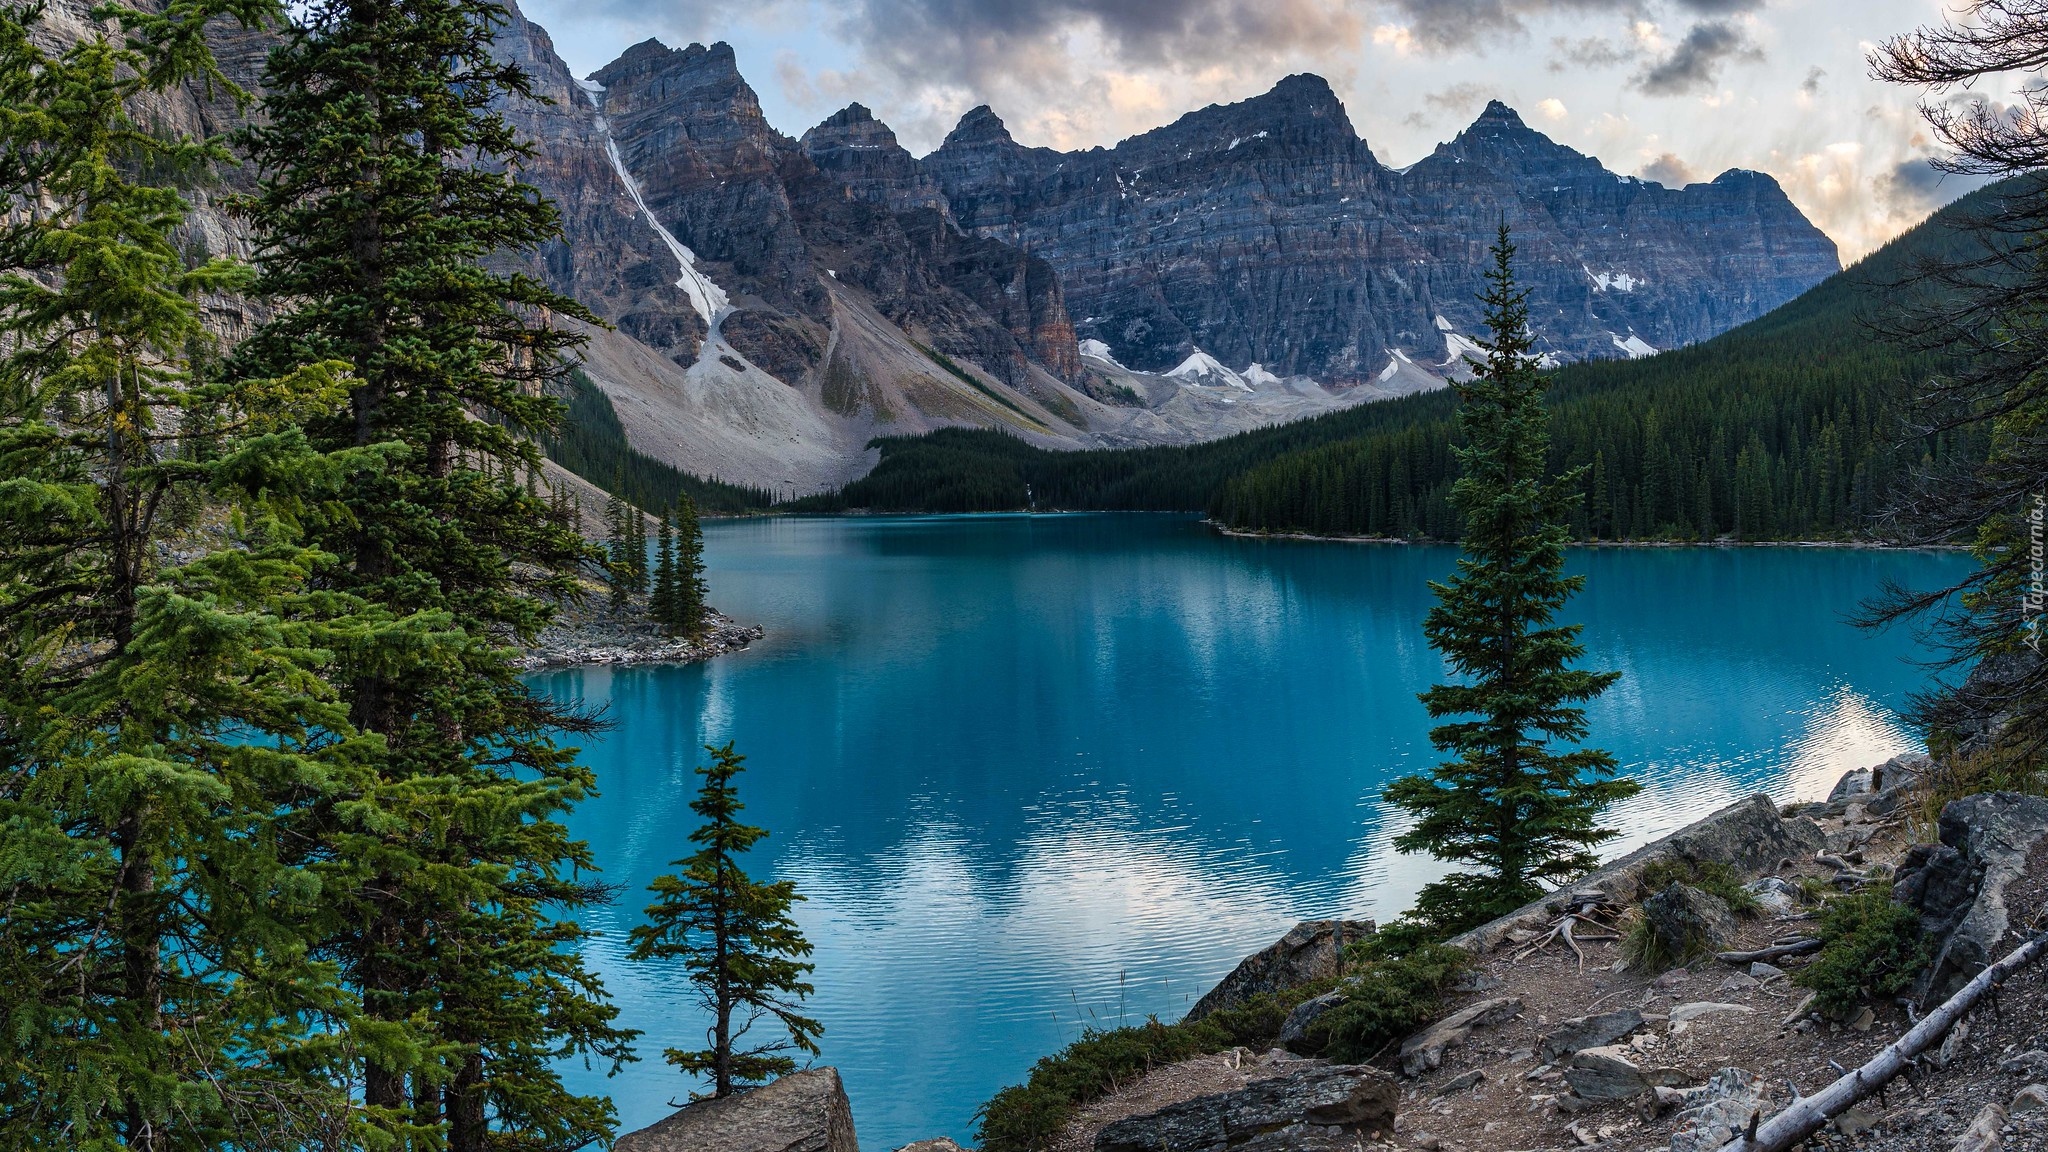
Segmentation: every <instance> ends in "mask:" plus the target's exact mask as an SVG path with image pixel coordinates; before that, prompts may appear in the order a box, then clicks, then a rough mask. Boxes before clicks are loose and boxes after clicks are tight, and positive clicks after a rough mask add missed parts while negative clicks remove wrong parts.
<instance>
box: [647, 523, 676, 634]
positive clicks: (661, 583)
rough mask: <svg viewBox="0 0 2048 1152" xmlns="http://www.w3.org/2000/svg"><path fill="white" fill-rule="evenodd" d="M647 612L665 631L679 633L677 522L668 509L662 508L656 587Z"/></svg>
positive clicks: (657, 549) (655, 574)
mask: <svg viewBox="0 0 2048 1152" xmlns="http://www.w3.org/2000/svg"><path fill="white" fill-rule="evenodd" d="M647 615H648V616H649V617H650V618H652V619H653V620H654V622H655V624H656V625H657V626H659V627H660V628H661V630H662V631H664V632H667V633H669V634H671V635H673V634H674V633H675V632H676V524H675V516H674V514H673V512H671V511H670V510H668V509H663V510H662V513H661V526H660V529H659V531H658V538H657V540H656V542H655V552H654V588H653V591H651V592H649V593H648V596H647Z"/></svg>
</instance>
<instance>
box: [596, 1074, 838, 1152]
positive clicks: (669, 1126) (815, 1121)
mask: <svg viewBox="0 0 2048 1152" xmlns="http://www.w3.org/2000/svg"><path fill="white" fill-rule="evenodd" d="M612 1147H613V1149H614V1150H615V1152H860V1145H859V1143H858V1142H857V1141H856V1140H855V1139H854V1135H853V1109H852V1107H851V1106H849V1105H848V1104H847V1102H846V1089H845V1088H844V1087H842V1086H841V1085H840V1083H839V1073H838V1071H837V1070H836V1069H832V1068H812V1069H810V1070H808V1071H804V1072H792V1073H790V1074H789V1075H787V1076H784V1077H783V1078H781V1079H780V1080H776V1081H773V1082H771V1083H768V1084H764V1085H762V1086H761V1087H759V1088H755V1089H753V1090H751V1091H747V1092H742V1093H739V1094H737V1095H733V1096H726V1097H724V1098H722V1099H717V1100H699V1101H697V1102H695V1103H693V1104H689V1105H686V1106H684V1107H683V1108H681V1109H679V1110H677V1111H676V1113H675V1114H674V1115H672V1116H670V1117H669V1118H668V1119H666V1120H663V1121H660V1122H659V1123H656V1124H652V1125H649V1126H648V1127H645V1128H642V1129H640V1130H639V1131H637V1132H628V1133H626V1134H625V1135H624V1136H621V1137H619V1139H618V1143H616V1144H614V1145H613V1146H612Z"/></svg>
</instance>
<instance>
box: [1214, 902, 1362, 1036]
mask: <svg viewBox="0 0 2048 1152" xmlns="http://www.w3.org/2000/svg"><path fill="white" fill-rule="evenodd" d="M1374 931H1375V926H1374V924H1373V922H1372V921H1370V920H1303V921H1302V922H1301V923H1299V924H1296V925H1295V926H1294V927H1292V928H1290V929H1288V930H1287V935H1285V936H1282V937H1280V939H1278V940H1275V941H1274V942H1273V943H1271V944H1268V945H1267V946H1266V947H1264V948H1261V949H1260V950H1258V951H1257V952H1254V953H1252V954H1251V955H1249V956H1247V957H1245V958H1244V959H1243V960H1242V961H1239V962H1238V965H1237V967H1236V968H1233V969H1231V971H1230V975H1228V976H1225V977H1224V978H1223V979H1222V981H1221V982H1220V983H1218V984H1217V985H1216V987H1214V988H1211V989H1210V990H1209V992H1208V994H1207V995H1205V996H1203V997H1202V998H1201V999H1200V1000H1197V1001H1195V1006H1194V1007H1193V1008H1190V1009H1188V1014H1187V1019H1189V1020H1200V1019H1201V1018H1202V1017H1204V1016H1207V1015H1208V1014H1209V1013H1211V1012H1217V1011H1221V1010H1222V1009H1225V1008H1236V1007H1239V1006H1240V1005H1242V1004H1243V1003H1244V1002H1245V1001H1247V1000H1250V999H1251V998H1252V997H1254V996H1257V995H1259V994H1260V993H1263V992H1284V991H1286V990H1287V989H1289V988H1299V987H1301V986H1302V985H1303V984H1307V983H1309V982H1310V981H1314V980H1327V979H1330V978H1331V977H1334V976H1336V975H1338V968H1339V965H1338V960H1339V958H1340V954H1341V953H1342V952H1343V950H1344V947H1345V946H1346V945H1350V944H1355V943H1357V942H1358V941H1360V940H1363V939H1365V938H1366V937H1368V936H1370V935H1372V934H1373V932H1374Z"/></svg>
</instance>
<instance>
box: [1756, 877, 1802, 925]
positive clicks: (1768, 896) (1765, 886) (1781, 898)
mask: <svg viewBox="0 0 2048 1152" xmlns="http://www.w3.org/2000/svg"><path fill="white" fill-rule="evenodd" d="M1743 887H1744V888H1746V889H1748V891H1749V894H1750V895H1752V896H1754V897H1756V904H1757V909H1758V910H1759V911H1761V912H1762V913H1763V914H1764V915H1766V916H1784V915H1788V914H1789V913H1791V912H1792V911H1793V910H1795V909H1797V908H1798V907H1799V889H1798V888H1797V887H1796V886H1795V885H1793V884H1792V883H1791V882H1789V881H1787V880H1785V879H1783V878H1782V877H1778V876H1766V877H1764V878H1763V879H1761V880H1752V881H1750V882H1749V883H1748V884H1745V885H1743Z"/></svg>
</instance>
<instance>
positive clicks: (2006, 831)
mask: <svg viewBox="0 0 2048 1152" xmlns="http://www.w3.org/2000/svg"><path fill="white" fill-rule="evenodd" d="M1939 834H1940V840H1939V842H1938V843H1935V844H1917V845H1915V846H1914V847H1913V848H1912V850H1911V851H1909V852H1908V853H1907V855H1906V859H1905V861H1904V862H1903V863H1902V864H1901V865H1900V866H1899V871H1898V880H1897V883H1896V884H1894V885H1893V887H1892V899H1894V900H1897V901H1899V902H1900V903H1902V904H1905V905H1907V906H1909V907H1911V908H1913V909H1914V910H1916V911H1918V912H1919V913H1920V926H1921V928H1922V929H1924V930H1925V931H1926V932H1927V933H1928V934H1929V936H1930V937H1932V938H1933V939H1934V940H1935V941H1937V945H1936V947H1937V949H1938V951H1937V952H1936V953H1935V957H1934V963H1933V964H1932V965H1930V966H1929V967H1928V970H1927V971H1926V973H1924V974H1923V975H1922V976H1921V980H1920V990H1921V992H1922V993H1923V995H1924V996H1927V997H1932V998H1933V999H1936V1000H1942V999H1947V998H1948V997H1949V996H1950V995H1953V994H1954V992H1955V990H1956V989H1957V988H1960V987H1961V986H1962V985H1963V984H1965V983H1968V982H1969V980H1970V978H1971V977H1972V976H1975V975H1976V974H1977V973H1979V972H1982V971H1983V970H1984V969H1985V968H1986V967H1988V966H1989V965H1990V964H1991V962H1992V961H1993V960H1994V959H1996V958H1997V956H1999V955H2000V954H2002V953H2003V952H2004V951H2005V950H2006V946H2005V945H2004V943H2003V942H2004V939H2005V935H2006V930H2007V928H2008V927H2009V926H2010V922H2011V915H2010V913H2009V912H2008V910H2007V908H2006V905H2005V893H2006V889H2008V888H2010V887H2011V886H2012V883H2013V881H2015V880H2017V879H2019V878H2020V877H2021V876H2023V875H2025V873H2026V870H2027V858H2028V855H2029V854H2030V853H2031V852H2032V850H2033V847H2034V845H2035V843H2036V842H2037V841H2039V840H2040V839H2041V838H2042V836H2043V835H2048V798H2044V797H2040V796H2024V795H2021V794H2019V793H2016V792H1983V793H1979V794H1977V795H1975V796H1965V797H1963V798H1962V799H1960V800H1952V801H1950V802H1949V803H1948V805H1947V806H1945V807H1944V808H1942V810H1941V820H1940V824H1939Z"/></svg>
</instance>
